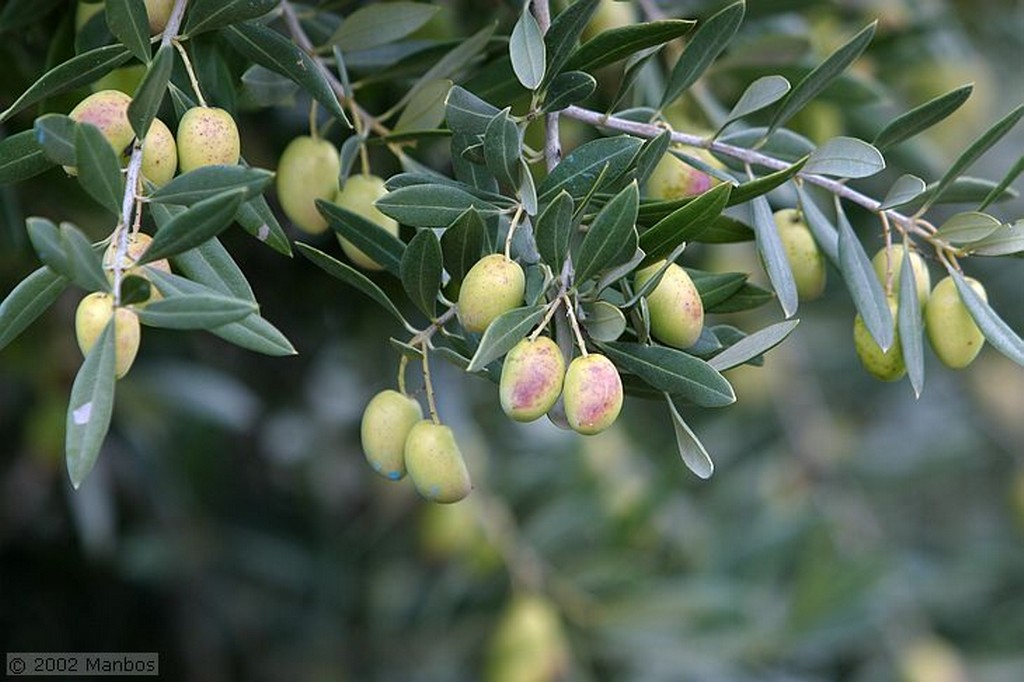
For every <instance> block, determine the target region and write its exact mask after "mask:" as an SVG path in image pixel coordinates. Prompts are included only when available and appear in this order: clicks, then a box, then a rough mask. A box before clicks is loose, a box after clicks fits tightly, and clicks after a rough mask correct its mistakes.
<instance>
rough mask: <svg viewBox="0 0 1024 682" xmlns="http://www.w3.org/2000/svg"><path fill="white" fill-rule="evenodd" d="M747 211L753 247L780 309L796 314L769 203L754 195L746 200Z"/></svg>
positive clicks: (790, 274)
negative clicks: (756, 251)
mask: <svg viewBox="0 0 1024 682" xmlns="http://www.w3.org/2000/svg"><path fill="white" fill-rule="evenodd" d="M749 212H750V220H751V225H753V227H754V233H755V234H756V235H757V250H758V253H760V254H761V262H762V263H764V269H765V271H766V272H767V273H768V281H770V282H771V284H772V289H774V290H775V295H776V296H778V297H779V304H781V305H782V312H783V313H784V314H785V316H786V318H787V319H788V318H790V317H793V315H794V314H796V310H797V306H798V305H799V299H798V297H797V293H796V281H795V280H794V279H793V270H792V268H790V266H789V259H788V258H786V250H785V248H784V247H783V246H782V240H781V238H780V237H779V231H778V229H777V228H776V227H775V219H774V218H773V217H772V208H771V205H770V204H769V203H768V199H766V198H765V197H763V196H760V197H756V198H755V199H753V200H752V201H751V202H750V208H749Z"/></svg>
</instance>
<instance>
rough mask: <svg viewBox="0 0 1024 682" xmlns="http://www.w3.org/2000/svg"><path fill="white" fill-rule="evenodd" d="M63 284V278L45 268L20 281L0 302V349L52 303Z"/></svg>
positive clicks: (59, 293) (60, 291)
mask: <svg viewBox="0 0 1024 682" xmlns="http://www.w3.org/2000/svg"><path fill="white" fill-rule="evenodd" d="M67 286H68V279H67V277H64V276H63V275H58V274H57V273H56V272H54V271H53V270H51V269H50V268H47V267H42V268H39V269H38V270H36V271H35V272H33V273H32V274H31V275H29V276H28V277H26V278H25V279H23V280H21V282H19V283H18V286H16V287H14V289H12V290H11V293H9V294H7V296H6V297H5V298H4V300H3V302H2V303H0V350H2V349H4V348H6V347H7V344H9V343H10V342H11V341H13V340H14V339H15V338H17V337H18V335H19V334H21V332H23V331H25V329H26V328H27V327H28V326H29V325H30V324H32V323H33V322H34V321H35V320H36V318H37V317H39V316H40V315H42V314H43V312H45V311H46V309H47V308H49V307H50V306H51V305H53V303H54V301H56V300H57V298H58V297H59V296H60V295H61V293H63V291H64V289H66V288H67Z"/></svg>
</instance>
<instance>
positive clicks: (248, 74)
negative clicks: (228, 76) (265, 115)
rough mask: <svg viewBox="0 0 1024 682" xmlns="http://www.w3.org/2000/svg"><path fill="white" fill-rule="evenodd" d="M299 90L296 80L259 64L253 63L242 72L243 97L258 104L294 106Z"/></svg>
mask: <svg viewBox="0 0 1024 682" xmlns="http://www.w3.org/2000/svg"><path fill="white" fill-rule="evenodd" d="M298 91H299V86H298V85H297V84H296V83H295V81H293V80H292V79H290V78H288V77H287V76H282V75H281V74H279V73H277V72H276V71H271V70H270V69H268V68H266V67H265V66H260V65H259V64H253V65H252V66H250V67H249V68H248V69H246V70H245V73H243V74H242V93H241V98H242V99H243V100H245V101H247V102H252V103H253V104H255V105H256V106H260V107H275V106H294V105H295V94H296V93H297V92H298Z"/></svg>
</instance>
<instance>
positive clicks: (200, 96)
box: [171, 40, 206, 107]
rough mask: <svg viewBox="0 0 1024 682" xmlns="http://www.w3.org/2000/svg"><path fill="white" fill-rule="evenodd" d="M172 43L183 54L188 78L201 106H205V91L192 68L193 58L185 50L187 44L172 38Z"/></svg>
mask: <svg viewBox="0 0 1024 682" xmlns="http://www.w3.org/2000/svg"><path fill="white" fill-rule="evenodd" d="M171 44H172V45H174V47H175V49H176V50H178V54H179V55H181V61H182V63H183V64H184V65H185V71H186V72H187V73H188V80H189V82H190V83H191V84H192V91H193V92H194V93H195V94H196V99H197V100H199V106H201V107H205V106H206V99H205V98H204V97H203V91H202V90H200V89H199V79H198V78H196V72H195V70H194V69H193V68H192V60H191V59H189V58H188V52H187V51H186V50H185V46H184V45H182V44H181V43H180V42H179V41H178V40H172V41H171Z"/></svg>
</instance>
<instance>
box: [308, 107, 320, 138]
mask: <svg viewBox="0 0 1024 682" xmlns="http://www.w3.org/2000/svg"><path fill="white" fill-rule="evenodd" d="M309 136H310V137H312V138H313V139H314V140H316V139H318V138H319V137H320V131H319V130H318V129H317V126H316V100H315V99H314V100H310V102H309Z"/></svg>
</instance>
